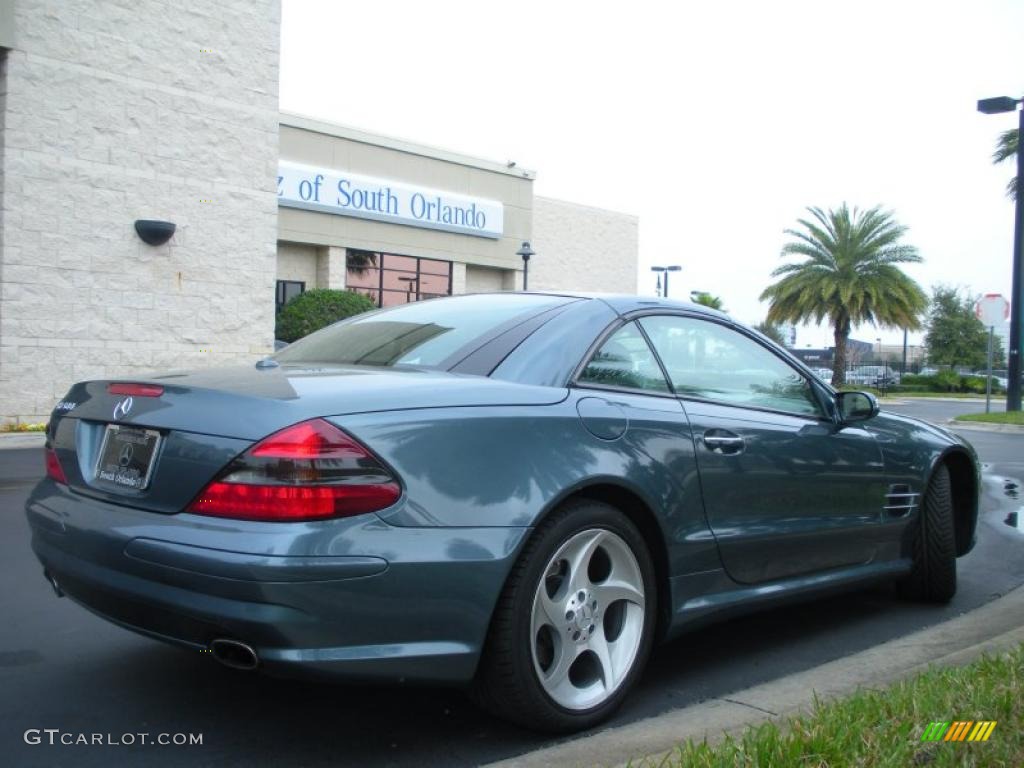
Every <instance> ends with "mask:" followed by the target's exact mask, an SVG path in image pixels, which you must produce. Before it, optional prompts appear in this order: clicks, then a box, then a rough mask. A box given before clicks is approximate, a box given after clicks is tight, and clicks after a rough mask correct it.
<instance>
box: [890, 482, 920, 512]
mask: <svg viewBox="0 0 1024 768" xmlns="http://www.w3.org/2000/svg"><path fill="white" fill-rule="evenodd" d="M920 501H921V494H919V493H914V492H913V491H911V490H910V486H909V485H902V484H897V485H892V486H890V487H889V492H888V493H887V494H885V507H884V509H885V514H887V515H888V516H889V517H904V516H905V515H909V514H910V513H911V512H913V511H914V510H915V509H917V505H918V503H920Z"/></svg>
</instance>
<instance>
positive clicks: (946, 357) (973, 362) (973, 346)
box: [924, 285, 1006, 369]
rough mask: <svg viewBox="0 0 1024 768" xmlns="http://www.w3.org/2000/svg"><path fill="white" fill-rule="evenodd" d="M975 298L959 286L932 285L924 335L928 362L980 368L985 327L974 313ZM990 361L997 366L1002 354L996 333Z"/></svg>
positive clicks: (985, 342)
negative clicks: (963, 291)
mask: <svg viewBox="0 0 1024 768" xmlns="http://www.w3.org/2000/svg"><path fill="white" fill-rule="evenodd" d="M976 301H977V298H976V297H974V296H970V295H967V294H966V293H965V294H963V295H961V293H960V290H959V289H957V288H951V287H947V286H942V285H937V286H935V287H934V288H933V289H932V302H931V309H930V311H929V313H928V332H927V334H926V335H925V337H924V344H925V347H927V349H928V362H929V363H932V364H933V365H949V366H953V367H957V366H964V367H968V368H971V369H978V368H984V367H985V365H986V364H987V362H988V328H986V327H985V326H984V325H982V324H981V321H980V320H979V319H978V318H977V317H975V315H974V304H975V302H976ZM992 349H993V355H992V360H993V365H994V366H995V367H997V368H998V367H1001V366H1002V364H1003V360H1004V359H1005V357H1006V355H1005V353H1004V351H1003V340H1002V339H1001V338H1000V337H999V336H996V337H995V339H994V346H993V348H992Z"/></svg>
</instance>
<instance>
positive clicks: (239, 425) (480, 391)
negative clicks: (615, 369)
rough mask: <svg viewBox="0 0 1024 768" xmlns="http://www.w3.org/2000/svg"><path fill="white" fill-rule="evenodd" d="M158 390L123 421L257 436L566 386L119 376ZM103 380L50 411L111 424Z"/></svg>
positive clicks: (554, 392)
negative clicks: (322, 421)
mask: <svg viewBox="0 0 1024 768" xmlns="http://www.w3.org/2000/svg"><path fill="white" fill-rule="evenodd" d="M120 381H131V382H140V383H149V384H159V385H161V386H163V387H164V392H163V394H162V395H161V396H160V397H134V398H133V402H132V406H131V409H130V411H129V412H128V414H127V415H125V416H122V417H121V418H118V419H117V421H118V422H119V423H123V424H135V425H139V426H147V427H153V428H156V429H169V430H185V431H190V432H198V433H203V434H210V435H221V436H225V437H234V438H243V439H248V440H258V439H260V438H262V437H264V436H266V435H268V434H270V433H271V432H274V431H276V430H278V429H281V428H283V427H286V426H288V425H290V424H294V423H296V422H299V421H303V420H306V419H311V418H315V417H319V416H341V415H345V414H352V413H366V412H370V411H393V410H403V409H418V408H445V407H453V406H497V405H549V404H553V403H557V402H560V401H561V400H563V399H565V397H566V396H567V395H568V391H567V390H566V389H562V388H554V387H536V386H529V385H524V384H516V383H512V382H507V381H500V380H497V379H489V378H486V377H483V376H468V375H459V374H452V373H446V372H442V371H430V370H422V369H396V368H372V367H366V366H345V367H339V366H331V367H309V366H303V367H294V366H281V367H278V368H266V369H257V368H254V367H251V366H244V367H243V366H238V367H233V368H219V369H208V370H201V371H191V372H179V373H166V374H161V375H152V376H145V377H141V378H137V377H133V378H131V379H121V380H120ZM109 383H110V382H109V381H106V380H103V381H88V382H83V383H80V384H76V385H75V386H74V387H72V388H71V390H70V391H69V392H68V394H67V395H66V396H65V398H64V401H62V403H61V405H60V406H58V411H57V412H55V415H59V416H64V417H72V418H75V417H77V418H81V419H90V420H97V421H114V420H115V418H114V415H113V411H114V407H115V406H116V405H117V404H118V403H119V402H120V401H122V400H123V399H124V398H123V397H122V396H119V395H112V394H109V393H108V392H107V385H108V384H109Z"/></svg>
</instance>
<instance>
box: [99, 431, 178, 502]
mask: <svg viewBox="0 0 1024 768" xmlns="http://www.w3.org/2000/svg"><path fill="white" fill-rule="evenodd" d="M162 439H163V436H162V435H161V434H160V432H159V431H157V430H155V429H146V428H144V427H134V426H128V425H126V424H107V427H106V429H105V430H103V440H102V441H101V442H100V450H99V455H98V456H97V458H96V468H95V471H94V472H93V481H94V482H96V483H100V484H102V485H103V486H106V487H110V488H117V489H118V490H123V491H144V490H146V489H147V488H148V487H149V481H150V480H151V479H152V476H153V468H154V467H155V466H156V459H157V454H158V453H159V451H160V444H161V441H162ZM119 443H120V448H119V449H118V453H117V455H115V456H111V457H108V455H107V451H108V449H110V448H112V447H113V446H116V445H118V444H119ZM136 446H141V447H142V448H143V450H144V451H148V454H144V456H143V458H144V461H137V460H136V459H137V457H136V456H135V451H136ZM143 464H144V466H142V465H143Z"/></svg>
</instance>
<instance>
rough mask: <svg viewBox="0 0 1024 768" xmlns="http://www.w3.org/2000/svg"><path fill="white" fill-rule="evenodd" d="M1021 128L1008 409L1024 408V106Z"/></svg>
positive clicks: (1002, 101) (984, 108) (1006, 102)
mask: <svg viewBox="0 0 1024 768" xmlns="http://www.w3.org/2000/svg"><path fill="white" fill-rule="evenodd" d="M1021 101H1024V100H1022V99H1013V98H1010V97H1008V96H997V97H996V98H992V99H981V100H980V101H979V102H978V111H979V112H982V113H984V114H986V115H993V114H998V113H1000V112H1013V111H1016V110H1017V106H1018V105H1019V104H1020V103H1021ZM1018 126H1019V127H1018V129H1017V130H1018V132H1017V187H1016V191H1017V204H1016V211H1015V213H1016V215H1015V216H1014V225H1013V272H1012V275H1013V282H1012V284H1011V287H1010V348H1009V350H1007V369H1008V370H1007V378H1008V379H1009V381H1007V382H1006V410H1008V411H1019V410H1020V409H1021V402H1020V401H1021V348H1020V347H1021V338H1020V336H1021V323H1022V322H1024V299H1022V295H1021V291H1022V287H1024V286H1022V285H1021V284H1022V282H1024V274H1022V271H1024V265H1022V264H1021V261H1022V259H1024V254H1022V253H1021V250H1022V248H1024V243H1022V239H1024V110H1020V111H1019V113H1018Z"/></svg>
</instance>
